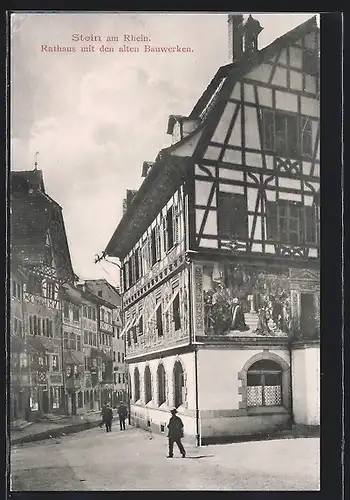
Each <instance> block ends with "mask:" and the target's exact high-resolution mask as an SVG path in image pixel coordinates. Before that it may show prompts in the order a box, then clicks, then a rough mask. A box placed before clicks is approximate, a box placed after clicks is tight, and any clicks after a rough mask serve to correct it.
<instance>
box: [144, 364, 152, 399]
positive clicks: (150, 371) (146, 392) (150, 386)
mask: <svg viewBox="0 0 350 500" xmlns="http://www.w3.org/2000/svg"><path fill="white" fill-rule="evenodd" d="M146 371H147V372H148V373H149V386H148V384H147V379H146ZM146 385H147V387H146ZM143 391H144V401H145V405H147V404H148V403H152V401H153V377H152V370H151V367H150V366H149V364H148V363H147V364H146V366H145V368H144V370H143ZM148 391H149V394H148ZM147 397H149V398H150V399H148V401H147Z"/></svg>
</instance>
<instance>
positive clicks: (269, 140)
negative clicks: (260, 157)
mask: <svg viewBox="0 0 350 500" xmlns="http://www.w3.org/2000/svg"><path fill="white" fill-rule="evenodd" d="M263 134H264V148H265V149H267V150H269V151H273V150H274V149H275V141H274V137H275V133H274V120H273V113H272V111H268V110H264V111H263Z"/></svg>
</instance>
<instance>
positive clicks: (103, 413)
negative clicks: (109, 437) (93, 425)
mask: <svg viewBox="0 0 350 500" xmlns="http://www.w3.org/2000/svg"><path fill="white" fill-rule="evenodd" d="M106 416H107V403H103V406H102V410H101V417H102V420H101V422H100V425H99V427H100V429H102V426H103V425H104V424H105V423H106Z"/></svg>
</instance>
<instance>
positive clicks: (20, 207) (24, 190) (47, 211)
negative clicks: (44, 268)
mask: <svg viewBox="0 0 350 500" xmlns="http://www.w3.org/2000/svg"><path fill="white" fill-rule="evenodd" d="M31 189H33V192H30V190H31ZM11 208H12V214H11V220H10V224H11V237H10V238H11V246H12V250H13V251H15V252H17V255H18V257H19V258H20V259H21V261H22V262H23V264H30V265H33V264H40V263H41V262H42V261H43V259H44V255H45V243H46V235H47V232H48V231H50V236H51V242H52V250H53V253H54V259H55V263H56V266H57V272H58V274H59V276H60V278H63V279H73V278H74V272H73V268H72V263H71V258H70V252H69V248H68V241H67V235H66V230H65V225H64V220H63V215H62V208H61V207H60V205H59V204H58V203H57V202H56V201H55V200H53V199H52V198H51V197H50V196H48V195H47V194H46V193H45V187H44V183H43V178H42V173H41V171H29V172H27V171H20V172H11Z"/></svg>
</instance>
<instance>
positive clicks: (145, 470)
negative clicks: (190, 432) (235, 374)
mask: <svg viewBox="0 0 350 500" xmlns="http://www.w3.org/2000/svg"><path fill="white" fill-rule="evenodd" d="M175 446H176V445H175ZM166 455H167V441H166V439H165V438H164V436H160V435H151V434H149V433H147V432H144V431H142V430H140V429H135V428H132V427H130V428H129V429H127V430H126V431H125V432H121V431H119V429H118V428H117V427H115V428H114V429H113V431H112V432H111V433H110V434H107V433H105V432H104V431H102V430H101V429H99V428H94V429H91V430H87V431H83V432H80V433H78V434H74V435H70V436H64V437H62V438H57V439H50V440H48V441H40V442H37V443H30V444H23V445H18V446H13V447H12V449H11V476H12V485H11V489H12V490H13V491H35V490H37V491H60V490H61V491H62V490H65V491H67V490H75V491H79V490H80V491H84V490H85V491H86V490H96V491H103V490H105V491H107V490H108V491H113V490H114V491H118V490H279V491H281V490H318V489H319V439H318V438H300V439H282V440H271V441H258V442H248V443H234V444H226V445H210V446H203V447H201V448H189V447H187V457H186V459H182V458H180V454H179V452H178V450H177V449H176V447H175V458H174V459H167V458H166Z"/></svg>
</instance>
